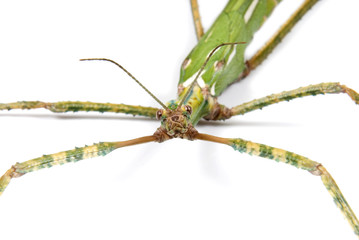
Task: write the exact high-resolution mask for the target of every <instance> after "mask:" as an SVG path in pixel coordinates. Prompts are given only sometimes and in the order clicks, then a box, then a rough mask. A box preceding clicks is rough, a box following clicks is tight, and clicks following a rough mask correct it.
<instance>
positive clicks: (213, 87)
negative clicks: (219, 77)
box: [211, 82, 217, 96]
mask: <svg viewBox="0 0 359 240" xmlns="http://www.w3.org/2000/svg"><path fill="white" fill-rule="evenodd" d="M216 83H217V82H215V83H214V84H213V85H212V87H211V95H212V96H216Z"/></svg>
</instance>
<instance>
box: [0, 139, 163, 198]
mask: <svg viewBox="0 0 359 240" xmlns="http://www.w3.org/2000/svg"><path fill="white" fill-rule="evenodd" d="M155 140H156V138H155V137H154V136H146V137H141V138H136V139H132V140H128V141H120V142H100V143H97V144H94V145H91V146H85V147H81V148H75V149H72V150H69V151H64V152H59V153H54V154H49V155H43V156H42V157H38V158H34V159H31V160H28V161H26V162H22V163H16V164H15V165H13V166H12V167H11V168H10V169H9V170H7V171H6V173H5V174H4V175H3V176H2V177H1V178H0V195H1V194H2V193H3V192H4V190H5V188H6V187H7V185H8V184H9V183H10V180H11V179H12V178H16V177H20V176H22V175H24V174H26V173H29V172H33V171H37V170H40V169H43V168H50V167H53V166H55V165H63V164H65V163H69V162H77V161H80V160H84V159H88V158H94V157H99V156H105V155H107V154H109V153H110V152H112V151H113V150H115V149H118V148H121V147H127V146H131V145H135V144H141V143H147V142H153V141H155Z"/></svg>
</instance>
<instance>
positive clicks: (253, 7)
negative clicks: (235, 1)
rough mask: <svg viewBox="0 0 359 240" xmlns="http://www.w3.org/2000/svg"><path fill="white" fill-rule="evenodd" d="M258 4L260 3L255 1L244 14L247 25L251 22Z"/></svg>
mask: <svg viewBox="0 0 359 240" xmlns="http://www.w3.org/2000/svg"><path fill="white" fill-rule="evenodd" d="M258 2H259V1H258V0H253V2H252V3H251V5H250V6H249V7H248V9H247V11H246V13H245V14H244V21H245V23H247V22H248V21H249V19H250V18H251V16H252V14H253V12H254V9H255V8H256V6H257V4H258Z"/></svg>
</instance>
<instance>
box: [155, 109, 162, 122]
mask: <svg viewBox="0 0 359 240" xmlns="http://www.w3.org/2000/svg"><path fill="white" fill-rule="evenodd" d="M162 114H163V110H162V109H160V110H158V111H157V112H156V118H157V120H161V117H162Z"/></svg>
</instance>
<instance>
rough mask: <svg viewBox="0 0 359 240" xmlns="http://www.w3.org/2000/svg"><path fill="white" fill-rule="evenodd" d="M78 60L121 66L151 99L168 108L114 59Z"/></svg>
mask: <svg viewBox="0 0 359 240" xmlns="http://www.w3.org/2000/svg"><path fill="white" fill-rule="evenodd" d="M80 61H107V62H111V63H113V64H115V65H116V66H117V67H119V68H121V69H122V70H123V71H124V72H125V73H127V75H128V76H130V77H131V78H132V79H133V80H135V82H136V83H138V85H140V86H141V87H142V88H143V89H144V90H145V91H146V92H147V93H148V94H149V95H150V96H151V97H152V98H153V99H155V100H156V102H158V103H159V104H160V105H161V106H162V107H163V108H164V109H168V108H167V107H166V105H164V104H163V103H162V102H161V101H160V100H159V99H158V98H157V97H156V96H155V95H153V94H152V93H151V92H150V91H149V90H148V89H147V88H146V87H145V86H143V85H142V83H140V81H138V80H137V79H136V78H135V77H134V76H133V75H132V74H131V73H130V72H129V71H127V70H126V69H125V68H124V67H122V66H121V65H120V64H118V63H117V62H115V61H114V60H111V59H107V58H83V59H80Z"/></svg>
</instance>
